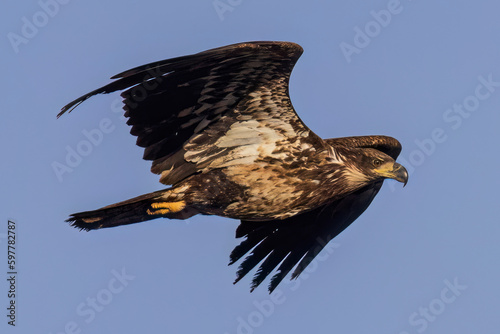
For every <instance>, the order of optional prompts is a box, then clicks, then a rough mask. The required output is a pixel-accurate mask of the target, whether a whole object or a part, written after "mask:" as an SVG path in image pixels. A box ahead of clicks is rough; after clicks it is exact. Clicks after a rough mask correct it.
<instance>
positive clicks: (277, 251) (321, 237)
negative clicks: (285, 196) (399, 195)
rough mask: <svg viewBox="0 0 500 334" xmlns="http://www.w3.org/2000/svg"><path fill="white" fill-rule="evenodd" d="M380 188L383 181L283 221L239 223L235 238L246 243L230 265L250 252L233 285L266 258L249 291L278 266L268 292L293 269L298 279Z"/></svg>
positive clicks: (365, 206) (362, 210) (363, 209)
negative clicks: (241, 239) (242, 238)
mask: <svg viewBox="0 0 500 334" xmlns="http://www.w3.org/2000/svg"><path fill="white" fill-rule="evenodd" d="M381 186H382V181H379V182H377V183H375V184H372V185H369V186H365V187H364V188H362V189H360V190H358V191H356V192H354V193H351V194H349V195H347V196H346V197H344V198H342V199H339V200H337V201H334V202H332V203H330V204H327V205H324V206H321V207H318V208H316V209H314V210H311V211H308V212H305V213H301V214H298V215H295V216H293V217H290V218H287V219H284V220H273V221H263V222H252V221H242V222H241V224H240V226H239V227H238V229H237V231H236V235H237V237H243V236H246V239H245V240H243V241H242V243H241V244H240V245H239V246H237V247H236V248H235V249H234V250H233V252H232V253H231V256H230V259H231V261H230V264H232V263H234V262H236V261H238V260H239V259H240V258H241V257H243V256H244V255H245V254H246V253H247V252H248V251H250V249H251V252H250V254H249V255H248V256H247V257H246V258H245V260H244V261H243V262H242V263H241V264H240V266H239V269H238V272H237V278H236V281H239V280H240V279H241V278H243V276H245V275H246V274H247V273H248V272H250V271H251V270H252V268H254V267H255V266H257V265H258V264H259V262H261V261H262V260H263V259H264V258H266V257H267V258H266V260H265V261H264V262H263V263H262V264H261V265H260V267H259V268H258V269H257V273H256V275H255V277H254V278H253V281H252V290H253V289H255V288H256V287H257V286H258V285H259V284H260V283H261V282H262V281H263V280H264V278H265V277H266V276H268V275H269V274H270V273H271V272H272V271H273V270H274V269H275V268H276V267H277V266H278V264H280V263H281V264H280V265H279V267H278V269H277V271H276V273H275V275H274V276H273V277H272V279H271V282H270V284H269V292H272V291H273V290H274V289H275V288H276V287H277V285H278V284H279V283H280V282H281V281H282V280H283V278H284V277H285V276H286V275H287V274H288V273H289V272H290V271H291V270H292V269H293V268H295V270H294V272H293V273H292V279H293V278H297V277H298V276H299V275H300V274H301V273H302V271H303V270H304V269H305V268H306V267H307V266H308V265H309V264H310V262H311V261H312V260H313V259H314V258H315V257H316V256H317V255H318V253H319V252H320V251H321V250H322V249H323V248H324V247H325V246H326V245H327V244H328V242H329V241H330V240H331V239H333V238H334V237H335V236H337V235H338V234H339V233H340V232H342V231H343V230H344V229H345V228H347V227H348V226H349V225H350V224H351V223H352V222H353V221H355V220H356V219H357V218H358V217H359V216H360V215H361V214H362V213H363V212H364V211H365V210H366V208H367V207H368V206H369V205H370V203H371V202H372V200H373V198H374V197H375V195H376V194H377V193H378V191H379V190H380V187H381Z"/></svg>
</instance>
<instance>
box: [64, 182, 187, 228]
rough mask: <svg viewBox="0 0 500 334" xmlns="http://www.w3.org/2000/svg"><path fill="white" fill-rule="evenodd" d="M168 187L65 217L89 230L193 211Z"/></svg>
mask: <svg viewBox="0 0 500 334" xmlns="http://www.w3.org/2000/svg"><path fill="white" fill-rule="evenodd" d="M171 190H172V189H166V190H160V191H156V192H153V193H150V194H145V195H142V196H139V197H135V198H132V199H129V200H127V201H124V202H119V203H116V204H112V205H109V206H106V207H103V208H101V209H97V210H93V211H85V212H79V213H74V214H72V215H70V217H69V218H68V219H67V220H66V221H67V222H69V223H70V224H71V226H74V227H76V228H79V229H80V230H86V231H90V230H95V229H99V228H106V227H114V226H120V225H128V224H134V223H140V222H143V221H146V220H151V219H156V218H159V217H167V218H176V219H185V218H188V217H190V216H192V215H194V214H196V212H194V211H193V210H192V209H190V208H188V207H187V206H186V202H185V201H184V200H182V198H179V195H178V194H173V193H172V191H171Z"/></svg>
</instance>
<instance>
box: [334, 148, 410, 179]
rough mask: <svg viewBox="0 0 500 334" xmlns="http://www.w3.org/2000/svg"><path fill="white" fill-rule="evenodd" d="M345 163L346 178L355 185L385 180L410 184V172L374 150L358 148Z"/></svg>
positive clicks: (387, 156)
mask: <svg viewBox="0 0 500 334" xmlns="http://www.w3.org/2000/svg"><path fill="white" fill-rule="evenodd" d="M352 151H356V152H352V153H354V154H352V155H350V157H349V159H347V161H345V167H346V168H345V171H344V176H345V177H346V179H347V180H349V181H350V182H352V183H354V184H361V185H364V184H367V183H372V182H377V181H381V180H383V179H394V180H396V181H399V182H401V183H403V184H404V185H403V186H405V185H406V183H407V182H408V171H407V170H406V168H404V167H403V165H401V164H399V163H397V162H396V161H395V160H394V159H393V158H391V157H390V156H389V155H387V154H385V153H383V152H381V151H379V150H376V149H373V148H356V149H353V150H352Z"/></svg>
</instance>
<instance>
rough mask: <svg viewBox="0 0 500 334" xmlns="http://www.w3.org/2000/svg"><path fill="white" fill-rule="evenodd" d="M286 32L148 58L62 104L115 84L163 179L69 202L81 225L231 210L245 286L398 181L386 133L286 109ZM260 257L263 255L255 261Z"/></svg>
mask: <svg viewBox="0 0 500 334" xmlns="http://www.w3.org/2000/svg"><path fill="white" fill-rule="evenodd" d="M302 52H303V49H302V47H301V46H299V45H298V44H295V43H290V42H268V41H260V42H247V43H238V44H233V45H228V46H223V47H219V48H215V49H210V50H207V51H204V52H200V53H196V54H193V55H188V56H182V57H177V58H172V59H167V60H162V61H157V62H153V63H150V64H147V65H143V66H139V67H136V68H133V69H130V70H128V71H124V72H122V73H120V74H117V75H115V76H113V77H111V79H112V80H114V81H112V82H111V83H109V84H107V85H105V86H103V87H101V88H98V89H96V90H94V91H92V92H90V93H88V94H85V95H83V96H81V97H79V98H78V99H76V100H74V101H72V102H70V103H69V104H67V105H66V106H64V107H63V108H62V109H61V111H60V113H59V114H58V115H57V117H58V118H59V117H60V116H61V115H62V114H64V113H66V112H68V113H69V112H71V111H72V110H73V109H74V108H75V107H77V106H78V105H79V104H80V103H82V102H84V101H85V100H87V99H88V98H90V97H92V96H94V95H96V94H101V93H104V94H107V93H111V92H115V91H122V92H121V96H122V98H123V104H124V107H123V109H124V111H125V113H124V115H125V117H126V118H128V120H127V124H128V125H130V126H131V130H130V133H131V134H132V135H134V136H136V137H137V145H138V146H140V147H143V148H144V157H143V158H144V159H145V160H151V161H152V167H151V172H153V173H155V174H158V175H159V177H160V182H161V183H162V184H164V185H167V186H169V187H167V188H166V189H164V190H160V191H155V192H152V193H149V194H145V195H142V196H138V197H135V198H132V199H129V200H126V201H123V202H119V203H116V204H112V205H109V206H105V207H103V208H101V209H98V210H93V211H86V212H80V213H74V214H72V215H70V218H69V219H68V220H67V222H69V223H71V225H72V226H74V227H77V228H79V229H81V230H87V231H89V230H95V229H100V228H108V227H114V226H119V225H127V224H133V223H139V222H143V221H147V220H152V219H156V218H160V217H163V218H170V219H187V218H189V217H192V216H193V215H196V214H202V215H217V216H222V217H228V218H233V219H237V220H240V224H239V226H238V227H237V229H236V238H243V239H242V241H241V243H240V244H239V245H238V246H236V247H235V248H234V250H233V251H232V252H231V254H230V263H229V264H233V263H235V262H237V261H238V260H240V259H241V258H243V257H244V256H245V255H246V257H245V258H244V259H243V260H242V262H241V263H240V265H239V268H238V270H237V277H236V280H235V282H234V283H236V282H238V281H239V280H240V279H241V278H243V277H244V276H245V275H246V274H248V273H249V272H250V271H251V270H252V269H254V268H255V267H257V266H258V269H257V270H256V272H255V274H254V277H253V279H252V282H251V291H253V290H254V289H255V288H256V287H258V286H259V285H260V284H261V283H262V282H263V281H264V279H265V278H266V277H267V276H269V275H270V274H271V273H273V276H272V277H271V279H270V283H269V286H268V290H269V293H271V292H272V291H273V290H274V289H275V288H276V287H277V286H278V284H279V283H280V282H281V281H282V280H283V278H284V277H285V276H287V274H288V273H289V272H290V271H291V270H292V269H293V272H292V274H291V279H293V278H297V277H298V276H299V275H300V274H301V272H302V271H303V270H304V269H305V268H306V267H307V266H308V265H309V264H310V263H311V261H312V260H313V259H314V258H315V256H316V255H317V254H318V253H319V252H320V251H321V250H322V249H323V248H324V247H325V245H326V244H327V243H328V242H329V241H330V240H331V239H333V238H334V237H335V236H337V235H338V234H339V233H341V232H342V231H343V230H344V229H345V228H346V227H347V226H349V225H350V224H351V223H352V222H353V221H355V220H356V219H357V218H358V217H359V216H360V215H361V214H362V213H363V212H364V211H365V210H366V208H367V207H368V206H369V205H370V203H371V202H372V200H373V198H374V197H375V195H376V194H377V193H378V191H379V190H380V187H381V186H382V183H383V181H384V180H385V179H394V180H397V181H399V182H402V183H404V184H405V185H406V183H407V181H408V172H407V171H406V169H405V168H404V167H403V166H402V165H400V164H399V163H397V162H395V160H396V158H397V157H398V155H399V153H400V152H401V148H402V147H401V144H400V143H399V142H398V141H397V140H396V139H394V138H392V137H388V136H383V135H370V136H355V137H345V138H333V139H322V138H320V137H319V136H318V135H316V134H315V133H314V132H313V131H311V130H310V129H309V128H308V127H307V126H306V125H305V124H304V122H302V120H301V119H300V118H299V116H298V115H297V113H296V112H295V110H294V108H293V106H292V102H291V100H290V96H289V88H288V87H289V79H290V74H291V72H292V69H293V67H294V65H295V63H296V61H297V60H298V58H299V57H300V55H301V54H302ZM259 264H260V265H259Z"/></svg>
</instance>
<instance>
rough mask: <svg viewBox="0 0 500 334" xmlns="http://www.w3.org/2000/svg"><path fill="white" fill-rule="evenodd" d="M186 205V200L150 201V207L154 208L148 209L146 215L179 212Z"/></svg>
mask: <svg viewBox="0 0 500 334" xmlns="http://www.w3.org/2000/svg"><path fill="white" fill-rule="evenodd" d="M185 207H186V202H184V201H180V202H159V203H152V204H151V208H153V209H155V210H149V209H148V211H147V212H148V215H165V214H167V213H173V212H179V211H181V210H182V209H184V208H185Z"/></svg>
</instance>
